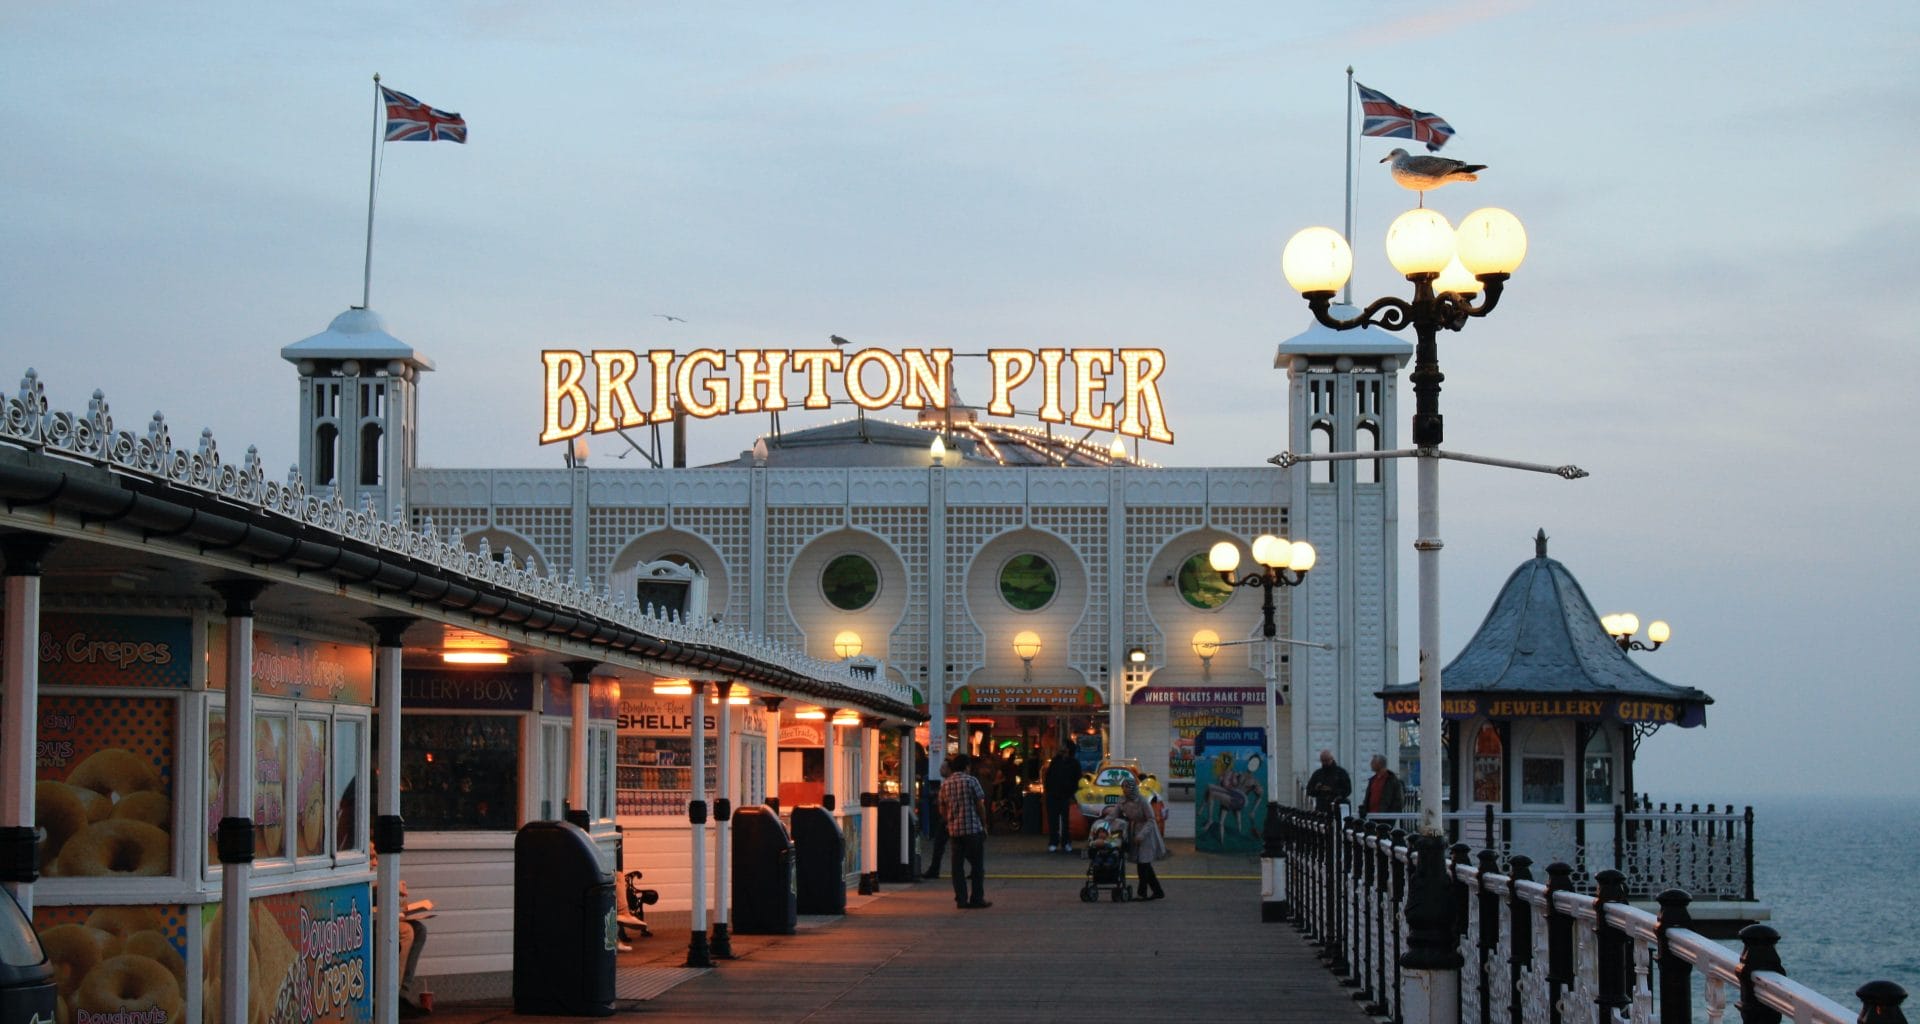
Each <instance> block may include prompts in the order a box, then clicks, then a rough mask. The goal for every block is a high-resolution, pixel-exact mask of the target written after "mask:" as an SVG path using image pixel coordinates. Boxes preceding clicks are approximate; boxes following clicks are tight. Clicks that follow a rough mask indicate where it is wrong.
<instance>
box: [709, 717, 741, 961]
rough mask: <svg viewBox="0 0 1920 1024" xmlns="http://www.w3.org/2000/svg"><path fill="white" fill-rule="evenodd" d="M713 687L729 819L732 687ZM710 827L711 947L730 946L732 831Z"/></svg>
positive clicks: (721, 779)
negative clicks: (715, 691)
mask: <svg viewBox="0 0 1920 1024" xmlns="http://www.w3.org/2000/svg"><path fill="white" fill-rule="evenodd" d="M714 685H715V686H716V688H717V692H718V693H719V696H720V704H719V708H720V710H719V712H718V718H719V720H720V722H719V724H720V730H719V737H718V741H719V745H720V777H719V779H718V782H719V783H720V793H719V798H720V799H721V800H724V801H726V803H727V808H728V810H727V814H728V817H732V814H733V810H732V808H733V806H734V797H735V795H736V794H735V793H734V789H735V787H734V781H733V776H734V771H733V763H734V750H733V704H732V703H731V702H730V701H729V699H728V691H729V690H731V689H732V687H731V686H729V685H728V684H727V683H726V682H724V681H722V682H719V683H716V684H714ZM713 827H714V844H713V932H714V940H715V941H714V943H713V944H714V945H715V946H716V947H718V946H721V945H722V944H723V943H726V944H730V943H731V940H730V939H727V938H726V935H727V925H728V923H729V922H728V914H727V911H728V909H729V908H728V904H729V902H731V901H730V897H731V895H732V892H731V888H730V887H731V885H732V883H733V863H732V860H733V829H732V828H731V827H729V825H728V822H726V821H724V820H720V819H718V818H717V817H716V819H715V821H714V826H713ZM714 952H716V953H723V954H724V953H728V952H731V951H730V950H727V949H719V948H716V949H715V950H714Z"/></svg>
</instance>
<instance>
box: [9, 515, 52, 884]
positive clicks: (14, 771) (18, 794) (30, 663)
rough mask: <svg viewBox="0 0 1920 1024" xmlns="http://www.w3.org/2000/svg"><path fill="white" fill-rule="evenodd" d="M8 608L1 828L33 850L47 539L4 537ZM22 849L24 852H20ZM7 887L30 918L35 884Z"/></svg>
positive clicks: (48, 544)
mask: <svg viewBox="0 0 1920 1024" xmlns="http://www.w3.org/2000/svg"><path fill="white" fill-rule="evenodd" d="M4 543H5V548H6V560H7V568H6V572H7V577H6V581H7V582H6V595H7V598H6V600H7V611H6V625H5V634H4V640H0V646H4V648H5V650H4V653H3V654H0V657H3V658H4V662H0V690H3V691H4V692H3V693H0V748H4V750H3V751H0V826H4V827H6V828H7V829H9V830H11V836H10V841H12V842H18V843H20V844H22V845H23V846H24V847H27V848H31V846H32V845H33V842H34V836H33V829H34V825H33V816H34V808H33V787H34V771H35V768H36V759H35V756H34V752H35V750H36V749H37V748H38V744H39V723H40V560H41V558H42V557H43V556H44V555H45V554H46V550H47V548H48V547H49V546H50V544H51V542H50V541H47V540H45V539H43V538H40V537H32V536H16V537H9V538H6V540H5V542H4ZM22 852H23V853H25V852H26V851H25V850H23V851H22ZM7 890H8V891H9V892H11V893H13V898H14V899H16V900H18V901H20V909H21V910H24V911H26V912H27V916H28V917H29V918H31V917H32V916H33V882H32V881H31V880H27V879H9V880H8V881H7Z"/></svg>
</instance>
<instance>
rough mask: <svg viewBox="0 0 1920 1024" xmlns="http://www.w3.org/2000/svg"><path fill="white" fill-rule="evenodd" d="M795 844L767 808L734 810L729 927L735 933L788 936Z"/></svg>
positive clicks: (793, 914) (793, 916) (793, 917)
mask: <svg viewBox="0 0 1920 1024" xmlns="http://www.w3.org/2000/svg"><path fill="white" fill-rule="evenodd" d="M793 868H794V865H793V843H792V841H791V840H790V839H788V837H787V827H786V826H785V825H782V824H780V815H779V814H777V813H775V812H774V810H773V808H771V807H758V806H747V807H742V808H740V809H738V810H736V811H734V812H733V931H734V934H736V935H792V934H793V931H794V928H795V926H796V925H798V924H799V920H798V914H799V912H798V910H796V909H795V903H794V880H793V879H794V876H793Z"/></svg>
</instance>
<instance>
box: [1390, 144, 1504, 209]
mask: <svg viewBox="0 0 1920 1024" xmlns="http://www.w3.org/2000/svg"><path fill="white" fill-rule="evenodd" d="M1389 160H1391V161H1393V167H1392V171H1393V182H1394V184H1396V185H1399V186H1400V187H1401V188H1404V189H1411V190H1412V191H1415V192H1418V193H1420V205H1421V206H1425V205H1427V193H1428V192H1431V191H1433V190H1434V189H1436V188H1439V187H1440V186H1442V185H1446V184H1450V183H1452V182H1456V181H1479V180H1480V176H1479V175H1477V174H1475V173H1473V172H1475V171H1484V170H1486V169H1487V165H1486V164H1469V163H1463V162H1461V161H1459V160H1453V159H1449V158H1447V157H1444V156H1413V155H1411V154H1409V153H1408V152H1407V151H1406V150H1404V149H1396V150H1394V151H1393V152H1391V153H1388V154H1387V155H1386V156H1383V157H1381V158H1380V162H1381V163H1383V164H1384V163H1386V162H1387V161H1389Z"/></svg>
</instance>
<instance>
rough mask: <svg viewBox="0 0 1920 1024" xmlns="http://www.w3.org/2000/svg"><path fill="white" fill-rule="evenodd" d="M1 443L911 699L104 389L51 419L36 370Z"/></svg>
mask: <svg viewBox="0 0 1920 1024" xmlns="http://www.w3.org/2000/svg"><path fill="white" fill-rule="evenodd" d="M0 443H4V444H11V445H14V446H17V447H20V448H24V449H27V450H29V451H39V452H44V453H46V454H48V455H52V456H55V457H58V458H63V459H68V460H71V461H74V462H79V463H83V464H88V465H94V466H101V467H104V468H106V469H108V470H111V471H112V472H114V473H119V474H123V475H128V476H134V477H139V478H143V479H147V480H151V481H154V482H157V483H164V484H167V485H169V486H172V487H179V488H185V489H187V490H191V491H196V492H199V493H201V494H204V495H207V496H210V497H214V498H218V499H220V500H221V501H223V502H226V503H229V504H232V505H236V506H238V507H239V508H240V509H242V510H244V511H248V512H253V513H257V514H262V515H267V516H270V517H275V518H280V519H284V520H287V521H288V522H289V523H290V524H294V525H298V526H301V527H304V528H306V529H310V530H318V531H321V532H324V533H328V534H332V535H333V536H335V537H338V538H340V539H342V540H352V541H358V542H360V543H362V544H367V545H370V546H372V547H374V548H377V549H379V550H380V551H381V552H382V553H383V554H388V555H393V556H397V557H399V558H405V559H410V560H413V561H415V562H424V563H426V564H429V565H432V566H434V567H435V568H436V569H438V570H439V571H440V572H443V573H447V574H450V575H454V576H460V577H465V578H466V579H467V580H469V581H473V582H477V583H482V584H485V585H486V586H489V587H496V588H502V589H505V590H509V591H512V592H514V593H516V594H519V595H521V596H523V597H526V598H529V599H532V600H536V601H540V602H542V603H545V604H549V605H556V606H559V607H561V608H564V609H566V610H568V611H571V612H576V613H579V614H582V615H587V616H591V617H594V618H598V619H601V620H603V621H606V622H610V623H613V624H615V625H618V626H622V627H625V628H627V629H630V630H633V631H634V632H636V633H640V634H643V635H646V636H651V637H655V638H658V639H662V640H670V641H673V642H676V643H681V644H687V645H693V646H700V647H706V648H709V649H712V650H715V651H719V652H721V653H726V654H734V655H737V656H740V657H743V658H747V659H750V660H755V661H759V662H761V663H763V664H768V665H774V666H778V667H780V668H784V669H787V670H789V671H792V672H795V673H797V674H800V675H804V676H808V677H811V678H813V679H816V680H819V681H821V682H828V683H832V684H835V685H838V686H844V687H848V688H850V689H853V690H857V691H860V692H863V693H869V694H873V695H875V696H879V697H884V698H887V699H890V700H894V701H897V702H900V703H902V704H911V703H912V693H911V691H910V690H909V689H908V687H907V685H906V684H905V683H902V682H899V681H897V680H891V679H887V678H885V677H884V676H881V675H879V674H878V673H876V674H874V675H872V676H869V675H866V674H864V673H856V672H853V671H851V670H850V669H849V668H848V666H847V665H846V664H844V663H841V662H829V661H822V660H820V659H818V658H814V657H811V656H809V655H807V654H805V653H803V652H800V651H796V650H793V649H792V648H787V647H781V646H777V645H774V644H771V643H768V642H767V641H765V640H764V639H763V638H760V637H756V636H752V635H750V634H747V633H744V632H742V631H740V630H738V629H733V628H729V627H726V626H721V625H711V624H706V623H695V622H684V621H681V620H680V619H679V618H678V617H676V616H673V615H669V614H666V613H664V612H663V613H657V614H656V613H654V611H653V609H652V608H650V607H649V608H645V609H643V608H637V607H635V606H634V605H633V604H632V603H630V602H628V601H625V600H622V599H621V598H619V597H616V596H615V595H614V594H613V593H612V592H611V591H610V590H605V589H602V590H598V591H594V590H588V589H584V588H580V587H576V586H575V585H574V584H573V583H572V582H570V581H569V580H567V579H565V578H564V577H561V576H557V575H553V574H541V573H539V572H537V571H535V570H534V568H533V566H532V563H531V562H528V563H525V564H522V563H520V562H519V561H518V560H517V559H516V558H515V557H514V554H513V552H512V551H511V550H503V551H501V552H500V553H499V555H498V556H496V555H495V554H494V553H493V552H492V551H491V550H490V549H489V547H488V545H487V542H486V540H485V539H484V538H483V539H482V540H481V542H480V544H479V545H478V548H477V549H476V550H469V549H468V548H466V547H465V546H464V545H462V544H461V543H460V537H459V535H458V534H456V533H454V532H452V531H448V533H447V534H446V535H445V536H441V535H440V534H439V532H438V531H437V530H436V529H435V528H434V525H433V523H432V521H430V520H429V521H427V522H425V523H423V524H422V525H421V527H420V529H417V530H416V529H413V528H412V527H410V526H408V525H407V524H406V523H405V521H404V520H402V519H401V518H400V517H399V516H397V515H396V516H395V517H394V518H393V519H391V520H388V519H382V518H381V517H380V516H379V515H378V514H377V513H376V512H375V511H374V510H373V509H372V507H371V506H370V505H369V506H363V507H361V508H358V509H354V508H348V507H347V506H346V505H345V504H344V503H342V502H341V501H340V499H339V497H338V496H337V495H327V496H320V495H314V494H309V493H307V489H306V484H305V482H304V481H302V479H301V476H300V469H299V467H298V466H294V467H291V468H289V469H288V471H287V477H286V482H284V483H280V482H276V481H272V480H269V479H267V476H266V470H265V466H264V464H263V463H262V462H261V460H260V453H259V450H258V449H257V448H255V447H252V446H249V447H248V448H247V452H246V455H245V457H244V458H242V459H241V461H240V462H239V463H237V464H236V463H231V462H226V461H224V460H223V459H222V458H221V457H220V450H219V446H218V445H217V444H216V443H215V441H214V438H213V431H211V430H202V431H201V432H200V443H199V445H198V446H197V447H196V448H195V449H194V450H193V451H191V452H189V451H186V450H184V449H178V448H175V447H174V446H173V438H172V434H171V430H170V429H169V427H168V425H167V421H166V417H165V416H163V415H162V414H160V413H157V412H156V413H154V414H153V418H152V419H151V420H149V421H148V422H147V424H146V431H145V432H144V433H134V432H132V431H128V430H119V429H116V428H115V426H114V422H113V414H112V412H111V411H110V409H109V408H108V405H107V398H106V395H105V394H103V393H102V392H100V391H98V390H96V391H94V393H93V398H92V400H91V401H89V402H88V403H87V411H86V412H85V413H84V414H82V413H73V412H55V411H49V409H48V403H47V397H46V388H45V386H44V385H43V384H42V383H41V381H40V377H39V374H38V373H36V372H35V371H33V370H31V369H29V370H28V371H27V372H26V374H25V375H24V376H23V377H21V379H20V389H19V391H18V392H17V393H16V394H15V395H13V396H11V397H9V398H7V399H6V404H5V408H4V416H3V417H0Z"/></svg>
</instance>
